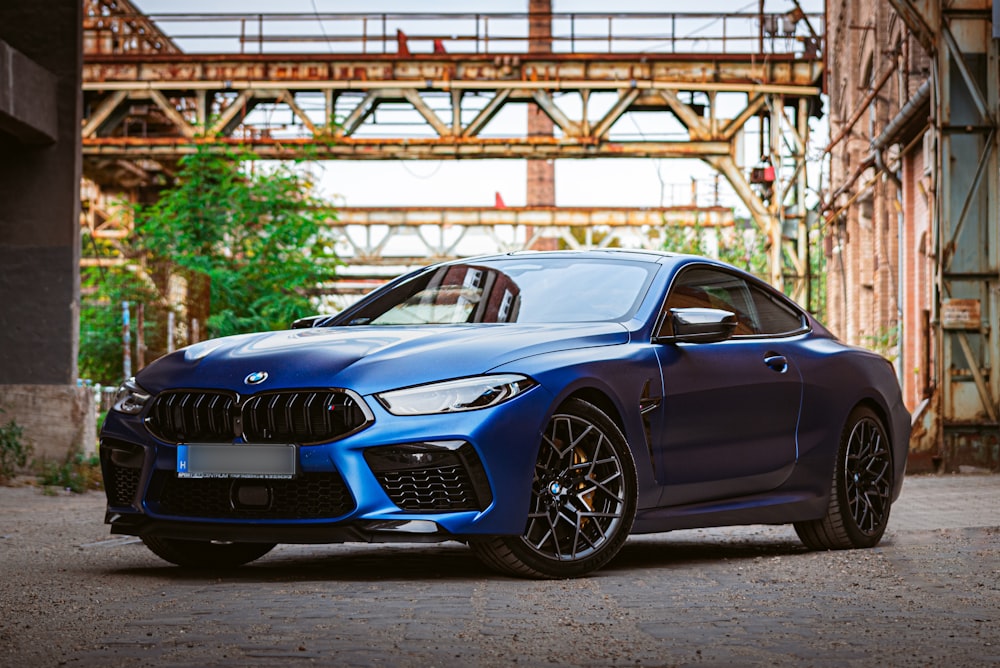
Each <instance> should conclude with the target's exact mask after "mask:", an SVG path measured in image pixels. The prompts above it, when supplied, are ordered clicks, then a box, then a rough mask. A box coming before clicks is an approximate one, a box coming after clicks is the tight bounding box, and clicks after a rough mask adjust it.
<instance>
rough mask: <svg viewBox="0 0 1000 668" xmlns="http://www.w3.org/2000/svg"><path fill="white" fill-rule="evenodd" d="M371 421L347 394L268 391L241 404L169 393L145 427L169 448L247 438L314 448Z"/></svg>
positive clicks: (198, 393)
mask: <svg viewBox="0 0 1000 668" xmlns="http://www.w3.org/2000/svg"><path fill="white" fill-rule="evenodd" d="M237 418H239V420H237ZM372 419H373V418H372V415H371V413H370V412H369V411H368V409H367V406H365V405H364V404H363V402H359V401H358V400H357V399H355V398H354V396H352V395H351V394H349V393H348V391H346V390H337V389H332V390H302V391H291V392H267V393H262V394H257V395H254V396H251V397H247V398H246V399H245V400H244V401H243V403H242V405H240V404H238V403H237V399H236V397H235V395H232V394H230V393H227V392H223V391H221V390H170V391H167V392H162V393H160V394H159V395H158V396H157V397H156V398H155V399H154V400H153V402H152V406H151V408H150V411H149V416H148V417H147V418H146V425H147V427H148V428H149V430H150V432H152V433H153V435H155V436H156V437H157V438H159V439H161V440H163V441H167V442H170V443H195V442H200V443H227V442H231V441H232V440H233V438H234V437H237V436H242V437H243V439H244V440H246V441H249V442H253V443H267V442H281V443H298V444H310V443H322V442H325V441H332V440H335V439H337V438H342V437H343V436H346V435H348V434H352V433H354V432H356V431H359V430H360V429H363V428H365V427H366V426H368V424H370V423H371V421H372ZM238 422H240V423H241V427H240V425H238V424H237V423H238Z"/></svg>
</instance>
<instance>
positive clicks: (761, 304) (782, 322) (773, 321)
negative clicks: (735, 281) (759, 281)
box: [750, 285, 806, 335]
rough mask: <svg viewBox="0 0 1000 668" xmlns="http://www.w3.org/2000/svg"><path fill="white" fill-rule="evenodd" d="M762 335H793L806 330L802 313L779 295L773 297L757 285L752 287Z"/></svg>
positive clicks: (751, 291) (751, 290)
mask: <svg viewBox="0 0 1000 668" xmlns="http://www.w3.org/2000/svg"><path fill="white" fill-rule="evenodd" d="M750 294H751V295H752V297H753V303H754V307H755V310H756V311H757V321H758V323H759V325H760V332H759V333H760V334H770V335H778V334H791V333H793V332H801V331H802V330H804V329H805V328H806V321H805V318H804V317H803V315H802V313H800V312H799V311H798V309H796V308H795V307H794V306H792V305H791V304H789V303H787V302H786V301H785V300H783V299H781V298H780V297H778V296H777V295H773V294H771V293H769V292H768V291H766V290H763V289H761V288H760V287H758V286H756V285H750Z"/></svg>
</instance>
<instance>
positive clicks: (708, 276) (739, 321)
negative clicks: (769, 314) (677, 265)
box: [667, 267, 760, 336]
mask: <svg viewBox="0 0 1000 668" xmlns="http://www.w3.org/2000/svg"><path fill="white" fill-rule="evenodd" d="M691 307H698V308H715V309H721V310H723V311H730V312H732V313H734V314H735V315H736V330H735V331H734V332H733V335H734V336H753V335H754V334H758V333H759V331H760V330H759V327H758V324H757V318H756V309H755V308H754V307H755V303H754V300H753V298H752V297H751V294H750V286H748V285H747V283H746V281H744V280H743V279H742V278H740V277H739V276H736V275H734V274H730V273H727V272H724V271H718V270H716V269H709V268H706V267H695V268H691V269H685V270H682V271H681V274H680V275H679V276H678V277H677V279H676V280H675V281H674V284H673V285H672V286H671V288H670V294H669V295H668V296H667V309H672V308H691Z"/></svg>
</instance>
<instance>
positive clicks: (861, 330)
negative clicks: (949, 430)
mask: <svg viewBox="0 0 1000 668" xmlns="http://www.w3.org/2000/svg"><path fill="white" fill-rule="evenodd" d="M827 12H828V21H829V23H828V26H827V38H828V40H829V47H828V51H827V53H828V61H827V67H828V77H829V78H828V92H829V105H830V107H829V114H830V133H831V143H830V146H829V149H828V151H829V157H828V160H829V175H830V177H829V183H830V186H829V191H830V192H829V193H828V194H827V211H826V213H825V216H826V219H827V221H828V223H827V225H826V227H825V252H826V255H827V271H828V278H827V300H828V301H827V321H828V324H829V325H830V327H831V329H833V331H834V332H836V333H837V334H838V335H839V336H841V337H842V338H844V339H845V340H846V341H848V342H850V343H853V344H857V345H863V346H865V347H868V348H873V349H876V350H878V351H879V352H881V353H882V354H884V355H886V356H887V357H889V358H890V359H893V360H894V362H895V364H896V368H897V370H898V371H899V374H900V381H901V383H902V385H903V389H904V397H905V400H906V404H907V407H908V408H909V409H910V410H911V411H914V410H916V409H917V407H918V405H919V404H920V402H921V401H922V400H923V399H924V398H926V397H927V395H928V386H929V375H928V374H929V372H930V367H931V364H932V362H931V356H932V355H933V351H934V345H933V342H932V341H931V337H932V333H931V330H930V328H929V325H928V323H929V314H930V311H931V307H932V284H933V276H934V271H933V258H932V256H931V251H932V247H931V246H932V242H931V237H930V228H931V211H932V208H933V207H932V202H931V198H932V197H933V195H932V193H933V185H932V179H933V178H934V176H933V173H932V169H931V167H932V164H933V160H931V159H929V158H928V155H927V147H926V146H925V143H926V140H925V137H928V136H929V133H928V132H927V131H928V129H929V115H930V94H929V93H930V89H929V77H930V71H931V67H932V63H931V60H930V58H929V57H928V55H927V53H926V52H925V51H924V49H923V47H922V46H921V45H920V44H919V42H917V40H916V39H915V38H914V37H913V36H912V35H911V34H910V32H909V30H908V29H907V27H906V26H905V25H904V23H903V22H902V21H901V20H900V18H899V16H898V14H897V12H896V11H895V10H894V9H893V8H892V6H891V5H890V4H889V3H888V2H874V3H869V2H860V1H859V0H841V1H839V2H838V1H833V2H829V3H828V5H827Z"/></svg>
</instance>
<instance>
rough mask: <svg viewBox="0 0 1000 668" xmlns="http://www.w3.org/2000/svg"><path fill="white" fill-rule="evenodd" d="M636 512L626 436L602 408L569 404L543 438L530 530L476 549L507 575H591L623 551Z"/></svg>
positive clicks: (480, 541)
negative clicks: (590, 573)
mask: <svg viewBox="0 0 1000 668" xmlns="http://www.w3.org/2000/svg"><path fill="white" fill-rule="evenodd" d="M635 507H636V474H635V464H634V462H633V461H632V454H631V452H630V451H629V449H628V445H627V444H626V442H625V438H624V437H623V436H622V434H621V431H619V429H618V427H617V426H615V423H614V422H612V420H611V419H610V418H609V417H608V416H607V415H605V414H604V413H603V412H602V411H601V410H600V409H598V408H597V407H596V406H594V405H592V404H589V403H587V402H585V401H582V400H580V399H571V400H569V401H567V402H566V403H565V404H563V406H562V407H561V408H560V409H559V411H558V412H556V414H555V415H553V416H552V418H551V419H550V420H549V423H548V426H547V427H546V429H545V432H544V433H543V434H542V442H541V445H540V447H539V451H538V460H537V461H536V463H535V472H534V479H533V481H532V485H531V505H530V507H529V510H528V521H527V523H526V525H525V529H524V533H523V534H521V535H520V536H492V537H488V538H476V539H472V540H470V545H471V546H472V548H473V549H474V550H475V552H476V554H477V556H478V557H479V558H480V559H482V561H483V562H485V563H486V564H487V565H488V566H490V567H492V568H494V569H496V570H498V571H501V572H505V573H510V574H513V575H518V576H521V577H531V578H567V577H576V576H580V575H585V574H586V573H589V572H591V571H594V570H596V569H598V568H600V567H602V566H604V565H605V564H606V563H608V561H610V560H611V558H612V557H614V556H615V554H617V553H618V551H619V550H620V549H621V547H622V545H623V544H624V543H625V539H626V538H628V534H629V531H630V530H631V528H632V521H633V519H634V518H635Z"/></svg>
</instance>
